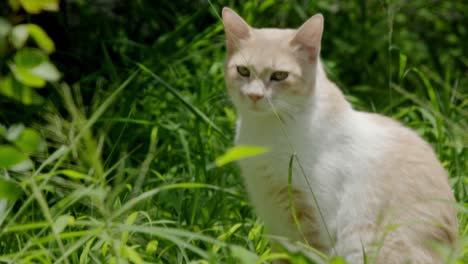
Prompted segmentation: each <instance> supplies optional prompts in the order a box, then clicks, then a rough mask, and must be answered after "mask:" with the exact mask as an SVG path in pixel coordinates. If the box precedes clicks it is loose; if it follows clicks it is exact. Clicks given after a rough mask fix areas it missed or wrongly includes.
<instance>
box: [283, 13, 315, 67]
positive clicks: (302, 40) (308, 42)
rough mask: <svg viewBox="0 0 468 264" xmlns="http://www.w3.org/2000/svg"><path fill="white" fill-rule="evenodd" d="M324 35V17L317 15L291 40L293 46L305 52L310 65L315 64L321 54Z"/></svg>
mask: <svg viewBox="0 0 468 264" xmlns="http://www.w3.org/2000/svg"><path fill="white" fill-rule="evenodd" d="M322 33H323V15H322V14H316V15H314V16H313V17H311V18H309V19H308V20H307V21H306V22H305V23H304V24H303V25H302V26H301V27H300V28H299V29H298V30H297V32H296V35H295V36H294V38H293V39H292V40H291V45H292V46H299V49H301V50H303V51H305V53H306V54H307V57H308V61H309V62H310V63H312V62H315V61H316V60H317V58H318V56H319V53H320V45H321V44H320V43H321V41H322Z"/></svg>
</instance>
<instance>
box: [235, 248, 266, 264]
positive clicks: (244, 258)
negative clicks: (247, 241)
mask: <svg viewBox="0 0 468 264" xmlns="http://www.w3.org/2000/svg"><path fill="white" fill-rule="evenodd" d="M230 249H231V253H232V255H233V256H234V257H235V258H237V259H239V260H240V263H243V264H250V263H257V260H258V259H259V257H258V256H257V255H256V254H255V253H252V252H251V251H249V250H247V249H245V248H243V247H240V246H230Z"/></svg>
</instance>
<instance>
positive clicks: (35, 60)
mask: <svg viewBox="0 0 468 264" xmlns="http://www.w3.org/2000/svg"><path fill="white" fill-rule="evenodd" d="M46 61H48V58H47V56H46V55H45V54H44V52H42V51H41V50H39V49H34V48H24V49H20V50H19V51H18V52H16V54H15V57H14V62H15V64H16V67H18V68H22V69H32V68H34V67H37V66H39V65H40V64H42V63H43V62H46Z"/></svg>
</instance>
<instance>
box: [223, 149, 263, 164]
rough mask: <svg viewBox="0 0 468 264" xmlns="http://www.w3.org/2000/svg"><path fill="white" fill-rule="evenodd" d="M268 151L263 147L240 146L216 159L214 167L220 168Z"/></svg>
mask: <svg viewBox="0 0 468 264" xmlns="http://www.w3.org/2000/svg"><path fill="white" fill-rule="evenodd" d="M268 151H269V149H268V148H265V147H257V146H246V145H240V146H236V147H233V148H230V149H229V150H228V151H227V152H226V153H224V154H223V155H221V156H220V157H218V158H217V159H216V161H215V163H216V166H218V167H221V166H224V165H226V164H227V163H229V162H232V161H236V160H240V159H245V158H248V157H253V156H257V155H260V154H263V153H265V152H268Z"/></svg>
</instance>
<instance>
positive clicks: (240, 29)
mask: <svg viewBox="0 0 468 264" xmlns="http://www.w3.org/2000/svg"><path fill="white" fill-rule="evenodd" d="M222 14H223V24H224V32H225V33H226V44H227V50H228V52H229V53H231V52H233V51H234V50H235V49H237V48H238V47H239V43H240V41H241V40H246V39H248V38H249V37H250V35H251V33H252V28H251V27H250V26H249V24H247V22H245V20H244V19H242V17H240V16H239V15H238V14H237V13H236V12H234V10H232V9H230V8H229V7H225V8H223V12H222Z"/></svg>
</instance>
